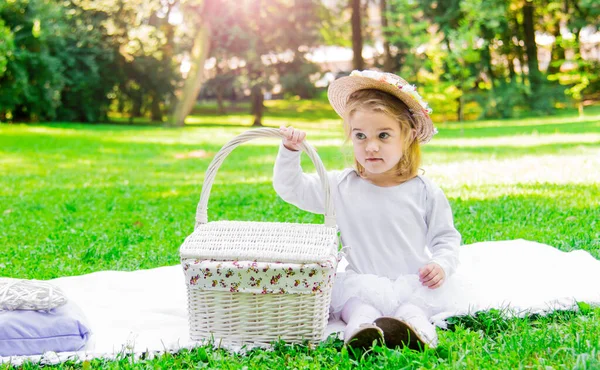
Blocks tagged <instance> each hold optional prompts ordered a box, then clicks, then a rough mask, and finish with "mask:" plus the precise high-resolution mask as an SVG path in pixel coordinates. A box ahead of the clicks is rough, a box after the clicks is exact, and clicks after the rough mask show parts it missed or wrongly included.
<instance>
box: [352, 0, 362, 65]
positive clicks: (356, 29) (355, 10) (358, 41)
mask: <svg viewBox="0 0 600 370" xmlns="http://www.w3.org/2000/svg"><path fill="white" fill-rule="evenodd" d="M350 5H351V8H352V20H351V24H352V52H353V55H354V56H353V59H352V65H353V67H354V69H358V70H363V69H364V68H365V61H364V59H363V56H362V49H363V36H362V11H361V6H360V0H350Z"/></svg>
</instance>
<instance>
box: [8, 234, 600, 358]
mask: <svg viewBox="0 0 600 370" xmlns="http://www.w3.org/2000/svg"><path fill="white" fill-rule="evenodd" d="M460 260H461V265H460V267H459V270H458V271H457V276H459V277H460V278H461V279H463V281H468V284H467V285H465V284H462V285H461V290H462V291H461V293H460V294H459V295H458V294H457V295H456V296H455V299H454V301H453V307H452V309H451V310H447V311H445V312H441V313H438V314H436V315H435V316H434V317H433V318H432V320H433V321H434V322H435V323H436V324H438V325H439V326H443V325H444V320H445V319H447V318H448V317H451V316H457V315H466V314H472V313H474V312H477V311H481V310H487V309H490V308H499V309H509V312H511V313H512V314H514V315H525V314H527V313H547V312H550V311H552V310H555V309H571V310H577V302H580V301H584V302H588V303H590V304H592V305H600V261H598V260H596V259H595V258H594V257H592V256H591V255H590V254H589V253H587V252H585V251H581V250H578V251H573V252H570V253H564V252H561V251H559V250H557V249H555V248H552V247H550V246H547V245H544V244H539V243H534V242H529V241H525V240H513V241H504V242H484V243H476V244H472V245H466V246H463V247H461V257H460ZM343 262H344V261H342V263H341V264H340V267H339V270H340V271H341V270H342V269H344V268H345V263H343ZM52 283H54V284H56V285H58V286H59V287H60V288H61V289H63V291H64V292H65V294H66V295H67V297H69V299H71V300H73V301H74V302H75V303H76V304H77V305H79V307H80V308H81V309H82V310H83V312H84V313H85V314H86V316H87V319H88V323H89V327H90V329H91V330H92V333H93V334H92V337H91V340H90V342H89V343H88V345H87V346H86V348H85V350H84V351H80V352H76V353H58V354H57V353H46V354H44V355H41V356H30V357H12V358H9V357H3V358H0V363H6V362H12V363H13V364H15V365H18V364H20V363H22V361H24V360H27V359H29V360H32V361H34V362H39V361H42V362H45V363H59V362H62V361H66V360H68V359H75V360H78V359H79V360H85V359H91V358H98V357H104V358H115V357H116V356H118V355H120V354H122V353H124V352H126V353H132V354H134V356H135V357H137V356H139V355H141V354H142V353H144V352H147V354H146V357H153V356H154V355H156V354H159V353H162V352H164V351H177V350H179V349H181V348H190V347H194V346H197V345H199V343H194V342H191V341H190V340H189V339H188V322H187V301H186V300H187V297H186V290H185V284H184V279H183V273H182V269H181V267H180V266H179V265H176V266H168V267H159V268H155V269H150V270H140V271H133V272H119V271H102V272H95V273H91V274H87V275H82V276H73V277H63V278H58V279H54V280H52ZM343 329H344V324H343V323H342V322H340V321H336V320H334V321H331V322H330V324H329V326H328V328H327V331H326V333H325V336H327V335H329V334H330V333H334V332H340V331H342V330H343Z"/></svg>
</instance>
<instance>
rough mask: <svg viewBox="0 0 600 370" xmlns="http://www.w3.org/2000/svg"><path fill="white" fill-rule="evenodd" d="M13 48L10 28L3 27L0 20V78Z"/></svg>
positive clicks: (2, 22)
mask: <svg viewBox="0 0 600 370" xmlns="http://www.w3.org/2000/svg"><path fill="white" fill-rule="evenodd" d="M14 48H15V42H14V37H13V34H12V32H11V31H10V28H8V27H6V26H5V24H4V21H3V20H2V19H0V78H2V75H4V73H5V72H6V65H7V64H8V59H9V58H10V57H11V56H12V54H13V51H14Z"/></svg>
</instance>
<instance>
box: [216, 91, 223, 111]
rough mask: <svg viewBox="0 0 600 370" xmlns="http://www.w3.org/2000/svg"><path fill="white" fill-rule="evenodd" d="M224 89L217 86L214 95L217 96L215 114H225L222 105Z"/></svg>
mask: <svg viewBox="0 0 600 370" xmlns="http://www.w3.org/2000/svg"><path fill="white" fill-rule="evenodd" d="M224 91H225V88H224V87H223V86H217V88H216V89H215V94H216V95H217V107H218V108H217V112H218V113H219V114H225V105H223V93H224Z"/></svg>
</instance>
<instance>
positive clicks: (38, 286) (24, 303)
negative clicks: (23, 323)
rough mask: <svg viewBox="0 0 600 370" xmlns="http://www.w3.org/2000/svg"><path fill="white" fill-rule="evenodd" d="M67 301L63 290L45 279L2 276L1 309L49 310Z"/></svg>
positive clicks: (0, 289)
mask: <svg viewBox="0 0 600 370" xmlns="http://www.w3.org/2000/svg"><path fill="white" fill-rule="evenodd" d="M65 303H67V298H66V297H65V295H64V293H63V292H62V290H60V289H59V288H57V287H55V286H54V285H52V284H50V283H47V282H45V281H40V280H23V279H12V278H0V311H3V310H5V311H12V310H40V311H48V310H51V309H53V308H56V307H59V306H62V305H64V304H65Z"/></svg>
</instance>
